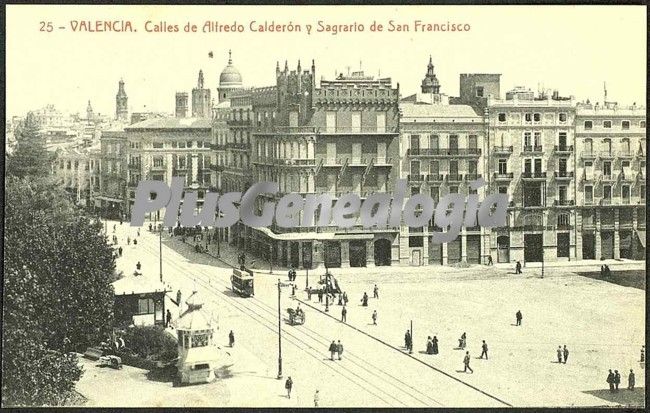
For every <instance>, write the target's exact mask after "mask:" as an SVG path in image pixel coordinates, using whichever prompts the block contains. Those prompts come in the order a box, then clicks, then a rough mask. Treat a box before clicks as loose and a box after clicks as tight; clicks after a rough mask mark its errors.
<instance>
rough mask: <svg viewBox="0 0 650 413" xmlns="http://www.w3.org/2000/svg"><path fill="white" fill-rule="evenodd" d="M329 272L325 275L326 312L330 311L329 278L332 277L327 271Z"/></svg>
mask: <svg viewBox="0 0 650 413" xmlns="http://www.w3.org/2000/svg"><path fill="white" fill-rule="evenodd" d="M326 271H327V272H326V273H325V312H326V313H327V312H329V311H330V294H329V291H330V290H329V277H330V272H329V271H328V270H326Z"/></svg>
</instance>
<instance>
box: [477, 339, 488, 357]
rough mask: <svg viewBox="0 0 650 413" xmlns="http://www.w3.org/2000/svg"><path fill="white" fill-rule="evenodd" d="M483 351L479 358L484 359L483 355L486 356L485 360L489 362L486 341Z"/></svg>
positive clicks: (482, 347)
mask: <svg viewBox="0 0 650 413" xmlns="http://www.w3.org/2000/svg"><path fill="white" fill-rule="evenodd" d="M481 349H482V351H481V357H479V358H481V359H482V358H483V355H484V354H485V359H486V360H487V359H488V353H487V352H488V346H487V343H486V342H485V340H483V344H482V345H481Z"/></svg>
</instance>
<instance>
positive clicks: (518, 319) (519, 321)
mask: <svg viewBox="0 0 650 413" xmlns="http://www.w3.org/2000/svg"><path fill="white" fill-rule="evenodd" d="M515 318H516V319H517V325H518V326H520V325H521V319H522V315H521V311H520V310H517V314H515Z"/></svg>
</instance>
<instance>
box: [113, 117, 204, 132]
mask: <svg viewBox="0 0 650 413" xmlns="http://www.w3.org/2000/svg"><path fill="white" fill-rule="evenodd" d="M125 129H126V130H127V131H131V130H147V129H210V119H209V118H177V117H165V118H152V119H147V120H143V121H142V122H138V123H134V124H132V125H129V126H127V127H126V128H125Z"/></svg>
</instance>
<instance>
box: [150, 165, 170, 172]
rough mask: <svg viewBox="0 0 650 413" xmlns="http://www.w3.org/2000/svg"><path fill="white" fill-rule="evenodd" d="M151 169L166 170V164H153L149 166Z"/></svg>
mask: <svg viewBox="0 0 650 413" xmlns="http://www.w3.org/2000/svg"><path fill="white" fill-rule="evenodd" d="M151 170H152V171H166V170H167V165H166V164H164V163H163V164H159V165H153V166H152V167H151Z"/></svg>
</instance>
